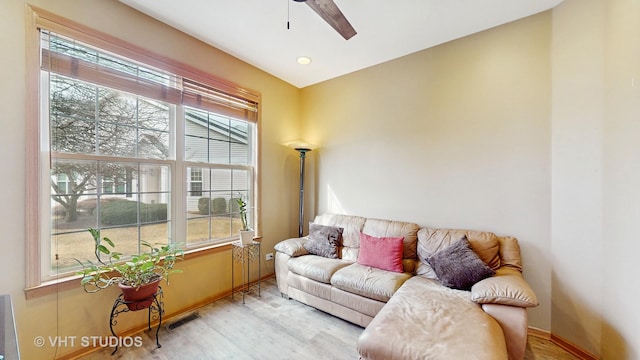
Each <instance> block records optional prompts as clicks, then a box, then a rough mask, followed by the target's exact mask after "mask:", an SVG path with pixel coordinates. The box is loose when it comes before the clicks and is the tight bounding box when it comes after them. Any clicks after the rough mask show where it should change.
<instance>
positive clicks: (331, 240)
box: [304, 223, 344, 259]
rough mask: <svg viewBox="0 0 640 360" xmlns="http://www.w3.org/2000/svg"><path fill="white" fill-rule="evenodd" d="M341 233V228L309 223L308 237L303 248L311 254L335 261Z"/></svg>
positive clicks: (340, 241)
mask: <svg viewBox="0 0 640 360" xmlns="http://www.w3.org/2000/svg"><path fill="white" fill-rule="evenodd" d="M343 231H344V229H343V228H341V227H335V226H325V225H319V224H315V223H309V236H308V240H307V242H305V243H304V248H305V249H306V250H307V251H308V252H309V253H311V254H314V255H318V256H324V257H326V258H331V259H337V258H338V247H340V246H341V245H342V232H343Z"/></svg>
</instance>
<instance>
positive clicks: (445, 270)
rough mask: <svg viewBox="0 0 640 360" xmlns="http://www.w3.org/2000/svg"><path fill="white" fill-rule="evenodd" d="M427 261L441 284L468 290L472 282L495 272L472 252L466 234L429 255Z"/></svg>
mask: <svg viewBox="0 0 640 360" xmlns="http://www.w3.org/2000/svg"><path fill="white" fill-rule="evenodd" d="M427 262H429V264H430V265H431V267H432V268H433V271H435V273H436V275H438V279H440V282H441V283H442V285H444V286H446V287H450V288H453V289H459V290H469V289H471V286H473V284H475V283H477V282H478V281H480V280H482V279H485V278H488V277H489V276H492V275H493V274H495V271H493V269H491V268H490V267H488V266H487V265H486V264H485V263H484V262H483V261H482V260H481V259H480V258H479V257H478V255H477V254H476V253H475V252H473V250H472V249H471V244H469V240H468V239H467V237H466V236H464V237H463V238H462V239H460V240H458V241H457V242H455V243H454V244H452V245H451V246H449V247H447V248H445V249H443V250H440V251H438V252H437V253H435V254H433V255H431V256H429V257H428V258H427Z"/></svg>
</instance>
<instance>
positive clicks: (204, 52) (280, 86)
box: [0, 0, 300, 359]
mask: <svg viewBox="0 0 640 360" xmlns="http://www.w3.org/2000/svg"><path fill="white" fill-rule="evenodd" d="M30 3H31V4H33V5H35V6H38V7H40V8H43V9H45V10H49V11H51V12H54V13H56V14H58V15H61V16H64V17H66V18H68V19H71V20H74V21H77V22H80V23H82V24H85V25H88V26H90V27H92V28H94V29H97V30H99V31H103V32H105V33H107V34H110V35H113V36H116V37H118V38H120V39H123V40H125V41H128V42H130V43H133V44H135V45H138V46H142V47H144V48H146V49H148V50H150V51H152V52H154V53H156V54H159V55H162V56H166V57H169V58H171V59H173V60H176V61H179V62H182V63H185V64H187V65H190V66H193V67H196V68H198V69H201V70H204V71H206V72H209V73H211V74H213V75H215V76H218V77H220V78H222V79H226V80H229V81H232V82H234V83H236V84H239V85H241V86H243V87H247V88H250V89H253V90H255V91H258V92H261V93H262V102H263V106H262V123H261V135H262V143H261V147H260V151H261V154H262V170H263V172H262V188H263V189H264V191H263V192H262V197H261V201H262V205H263V209H262V214H263V217H262V219H263V223H262V235H263V236H264V238H263V252H265V253H266V252H273V246H274V244H275V243H276V242H277V241H279V240H281V239H284V238H287V237H290V236H292V235H294V234H296V229H297V220H296V216H295V214H296V208H297V173H298V168H297V154H296V152H295V151H293V150H291V149H289V148H287V147H285V146H284V145H282V144H283V143H285V142H287V141H291V140H293V139H296V138H299V137H300V134H299V131H300V125H299V122H298V121H299V111H300V105H299V100H298V99H299V92H300V90H299V89H297V88H295V87H293V86H291V85H289V84H287V83H285V82H283V81H281V80H279V79H277V78H275V77H273V76H271V75H269V74H267V73H265V72H262V71H260V70H258V69H256V68H254V67H252V66H250V65H248V64H246V63H244V62H241V61H239V60H238V59H236V58H233V57H231V56H229V55H228V54H225V53H223V52H221V51H219V50H217V49H214V48H212V47H210V46H207V45H205V44H203V43H201V42H199V41H197V40H195V39H193V38H190V37H188V36H185V35H184V34H183V33H181V32H179V31H177V30H175V29H172V28H170V27H168V26H166V25H164V24H162V23H159V22H157V21H155V20H153V19H151V18H149V17H147V16H144V15H142V14H140V13H138V12H136V11H134V10H132V9H131V8H129V7H127V6H125V5H123V4H121V3H119V2H117V1H104V0H82V1H79V0H33V1H30ZM26 13H27V11H26V2H25V1H21V0H11V1H2V2H1V3H0V41H1V42H2V44H3V50H2V55H0V67H2V68H3V69H5V71H4V74H5V75H4V76H3V81H2V82H0V108H1V109H3V110H2V115H1V116H0V123H1V126H2V131H0V163H1V164H3V166H5V167H6V169H10V171H8V172H6V173H7V174H8V173H10V174H11V176H8V177H6V178H5V179H4V180H3V181H2V185H3V186H2V187H1V189H0V203H1V204H2V207H1V209H0V228H1V229H2V233H3V240H2V247H3V251H2V255H0V273H1V274H3V275H2V277H1V278H0V293H10V294H11V295H12V298H13V301H14V307H15V313H16V320H17V328H18V333H19V341H20V345H21V346H20V347H21V351H22V355H23V359H44V358H53V356H54V352H55V349H54V348H53V347H51V346H49V345H45V346H44V347H41V348H38V347H36V346H34V343H33V341H34V338H35V337H36V336H44V337H45V338H48V337H49V336H56V335H60V336H104V335H107V334H108V329H109V328H108V326H107V325H108V315H109V314H108V312H109V310H110V309H111V305H112V304H113V301H114V299H115V297H116V294H117V290H116V289H109V290H108V291H107V292H102V293H99V294H85V293H84V292H82V291H81V290H80V289H79V288H78V289H74V290H69V291H62V292H59V293H57V294H53V295H48V296H44V297H39V298H36V299H33V300H25V296H24V292H23V289H24V287H25V276H24V269H25V255H24V254H25V245H24V241H25V228H24V227H25V225H24V224H25V216H27V215H26V209H25V207H24V202H25V186H24V184H25V182H26V174H25V165H24V164H25V161H26V160H25V125H24V119H25V86H24V83H25V75H26V74H25V53H26V50H25V46H26V44H25V40H24V39H25V26H26V25H25V19H26ZM179 267H180V268H181V269H183V270H184V273H183V274H177V275H176V276H175V278H173V279H172V282H171V285H170V286H165V288H164V290H165V304H166V307H167V308H166V311H167V313H168V314H170V313H173V312H176V311H178V310H179V309H182V308H185V307H188V306H191V305H193V304H197V303H199V302H202V301H204V300H205V299H207V298H211V297H215V296H219V295H221V294H224V293H225V292H228V291H229V289H230V287H231V273H230V253H229V252H228V251H227V252H223V253H219V254H215V255H211V256H207V257H198V258H196V259H193V260H189V261H184V262H182V263H181V264H180V266H179ZM269 273H273V262H272V261H271V262H263V268H262V274H263V275H264V274H269ZM191 286H194V287H193V288H192V287H191ZM143 322H144V319H143V316H142V315H139V314H127V316H124V317H123V318H122V320H121V322H120V323H119V325H118V326H119V330H120V329H127V328H129V327H133V326H134V325H139V324H142V323H143ZM74 350H78V348H77V347H76V348H75V349H74V348H71V347H70V346H68V347H61V348H60V349H59V350H58V355H60V354H64V353H68V352H70V351H74Z"/></svg>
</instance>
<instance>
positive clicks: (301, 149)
mask: <svg viewBox="0 0 640 360" xmlns="http://www.w3.org/2000/svg"><path fill="white" fill-rule="evenodd" d="M288 145H289V146H291V147H292V148H294V149H295V150H296V151H297V152H298V153H299V154H300V199H299V208H298V237H302V230H303V229H304V162H305V159H306V157H307V153H308V152H309V151H311V150H313V147H312V146H311V145H310V144H307V143H305V142H303V141H295V142H291V143H289V144H288Z"/></svg>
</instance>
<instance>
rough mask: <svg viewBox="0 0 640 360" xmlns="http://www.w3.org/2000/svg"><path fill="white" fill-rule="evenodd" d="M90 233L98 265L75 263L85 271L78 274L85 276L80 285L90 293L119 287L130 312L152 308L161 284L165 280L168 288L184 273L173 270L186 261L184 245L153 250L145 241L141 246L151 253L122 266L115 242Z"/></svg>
mask: <svg viewBox="0 0 640 360" xmlns="http://www.w3.org/2000/svg"><path fill="white" fill-rule="evenodd" d="M89 232H90V233H91V236H92V237H93V241H94V253H95V257H96V259H97V261H98V262H97V263H95V262H92V261H90V260H86V261H85V262H82V261H80V260H78V259H75V260H76V261H77V262H78V263H80V265H82V270H81V271H79V272H78V274H79V275H82V279H81V281H80V284H81V285H82V287H83V289H84V291H86V292H88V293H94V292H98V291H100V290H103V289H106V288H108V287H109V286H111V285H115V284H117V285H118V287H120V289H121V290H122V293H123V298H124V300H125V302H127V306H128V307H129V309H130V310H132V311H135V310H141V309H146V308H148V307H149V306H150V305H151V303H152V301H153V299H152V297H153V294H155V293H156V292H157V291H158V285H159V283H160V281H161V280H162V279H164V280H165V281H166V282H167V284H169V275H170V274H172V273H178V272H182V271H181V270H178V269H174V268H173V266H174V264H175V262H176V261H177V260H182V258H183V257H184V251H183V250H182V248H181V244H167V245H161V246H153V245H151V244H149V243H148V242H145V241H143V242H142V243H141V244H142V245H143V246H144V247H146V248H147V249H148V251H146V252H144V253H141V254H139V255H132V256H131V257H130V258H128V259H126V261H123V262H119V260H120V258H121V257H122V254H121V253H119V252H115V251H113V249H114V248H115V244H114V243H113V241H111V240H110V239H109V238H107V237H102V238H101V237H100V231H99V230H96V229H89ZM104 256H107V257H108V259H107V260H106V261H105V260H103V259H102V257H104ZM140 300H142V301H140Z"/></svg>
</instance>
